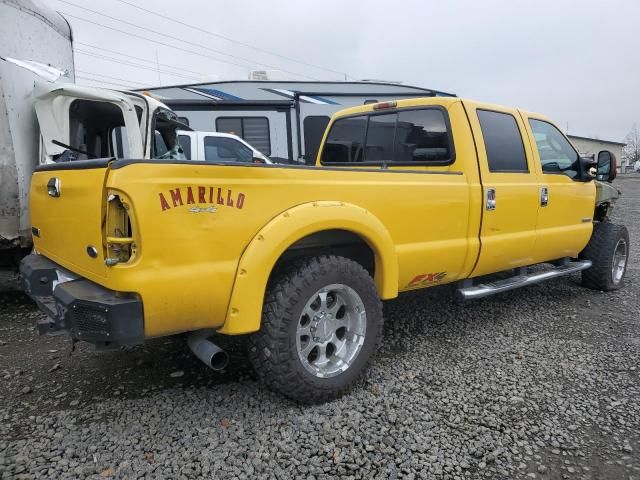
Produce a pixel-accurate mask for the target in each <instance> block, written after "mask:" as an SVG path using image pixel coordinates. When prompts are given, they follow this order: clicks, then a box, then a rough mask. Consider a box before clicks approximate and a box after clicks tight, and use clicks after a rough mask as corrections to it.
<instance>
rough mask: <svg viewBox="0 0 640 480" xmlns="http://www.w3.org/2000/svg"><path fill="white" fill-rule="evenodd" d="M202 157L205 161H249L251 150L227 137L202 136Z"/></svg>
mask: <svg viewBox="0 0 640 480" xmlns="http://www.w3.org/2000/svg"><path fill="white" fill-rule="evenodd" d="M204 159H205V161H207V162H214V163H215V162H242V163H251V161H252V159H253V151H252V150H251V149H250V148H249V147H247V146H246V145H243V144H242V143H240V142H239V141H237V140H234V139H233V138H228V137H212V136H206V137H204Z"/></svg>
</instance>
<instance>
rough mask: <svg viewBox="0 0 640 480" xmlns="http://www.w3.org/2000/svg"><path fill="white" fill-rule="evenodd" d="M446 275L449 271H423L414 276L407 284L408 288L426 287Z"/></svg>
mask: <svg viewBox="0 0 640 480" xmlns="http://www.w3.org/2000/svg"><path fill="white" fill-rule="evenodd" d="M446 276H447V272H435V273H423V274H420V275H417V276H416V277H414V279H413V280H411V281H410V282H409V283H408V284H407V287H406V288H417V287H426V286H427V285H432V284H434V283H438V282H440V281H441V280H442V279H444V277H446Z"/></svg>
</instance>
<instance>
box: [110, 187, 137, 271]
mask: <svg viewBox="0 0 640 480" xmlns="http://www.w3.org/2000/svg"><path fill="white" fill-rule="evenodd" d="M130 209H131V202H130V201H129V199H128V198H127V197H126V195H124V194H123V193H121V192H115V191H110V192H108V195H107V209H106V218H105V222H104V248H105V256H104V263H105V264H106V265H107V266H113V265H117V264H119V263H127V262H129V261H131V260H132V259H133V258H134V257H135V255H136V252H137V248H138V246H137V244H136V240H135V235H134V231H133V219H132V217H131V214H130Z"/></svg>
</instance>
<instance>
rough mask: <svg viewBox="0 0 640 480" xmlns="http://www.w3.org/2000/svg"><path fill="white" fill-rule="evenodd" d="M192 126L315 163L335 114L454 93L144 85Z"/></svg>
mask: <svg viewBox="0 0 640 480" xmlns="http://www.w3.org/2000/svg"><path fill="white" fill-rule="evenodd" d="M141 90H145V91H149V92H150V93H151V94H153V95H155V96H156V97H157V98H158V99H159V100H161V101H162V102H163V103H165V104H166V105H167V106H169V107H170V108H172V109H173V110H174V111H175V112H176V113H177V114H178V115H179V116H180V117H181V118H182V121H183V122H184V123H188V124H189V126H190V127H191V128H193V129H194V130H204V131H217V132H223V133H233V134H235V135H238V136H239V137H242V138H244V139H245V140H246V141H247V142H248V143H250V144H251V145H253V146H254V147H255V148H256V149H258V150H260V151H261V152H262V153H264V154H265V155H267V156H269V158H271V159H272V160H276V161H279V162H286V163H297V162H300V163H313V162H314V161H315V156H316V153H317V151H318V147H319V145H320V141H321V139H322V135H323V133H324V130H325V127H326V126H327V123H328V122H329V118H330V117H331V115H332V114H333V113H334V112H336V111H338V110H341V109H343V108H346V107H352V106H355V105H362V104H365V103H375V102H381V101H388V100H395V99H401V98H415V97H430V96H454V95H453V94H450V93H445V92H441V91H437V90H430V89H426V88H420V87H413V86H409V85H402V84H397V83H387V82H376V81H361V82H319V81H318V82H298V81H269V80H257V81H256V80H245V81H242V80H240V81H226V82H213V83H200V84H193V85H177V86H171V87H153V88H146V89H141Z"/></svg>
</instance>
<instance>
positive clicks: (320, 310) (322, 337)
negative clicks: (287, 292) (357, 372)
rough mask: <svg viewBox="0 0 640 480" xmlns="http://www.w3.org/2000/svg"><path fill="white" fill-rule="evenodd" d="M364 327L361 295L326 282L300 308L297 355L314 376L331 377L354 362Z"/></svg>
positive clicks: (364, 315)
mask: <svg viewBox="0 0 640 480" xmlns="http://www.w3.org/2000/svg"><path fill="white" fill-rule="evenodd" d="M366 330H367V314H366V311H365V308H364V303H363V302H362V299H361V298H360V295H358V293H357V292H356V291H355V290H354V289H353V288H351V287H349V286H347V285H342V284H332V285H327V286H326V287H324V288H321V289H320V290H318V291H317V292H316V293H314V294H313V295H312V296H311V298H310V299H309V300H308V301H307V303H306V304H305V306H304V308H303V309H302V314H301V315H300V318H299V319H298V325H297V331H296V347H297V350H298V357H299V358H300V361H301V362H302V365H303V366H304V368H305V369H306V370H307V371H308V372H310V373H311V374H313V375H314V376H316V377H319V378H329V377H334V376H336V375H339V374H341V373H342V372H344V371H345V370H347V369H348V368H349V367H350V366H351V365H352V364H353V362H354V361H355V359H356V357H357V356H358V354H359V353H360V350H361V349H362V345H363V344H364V338H365V334H366Z"/></svg>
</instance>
